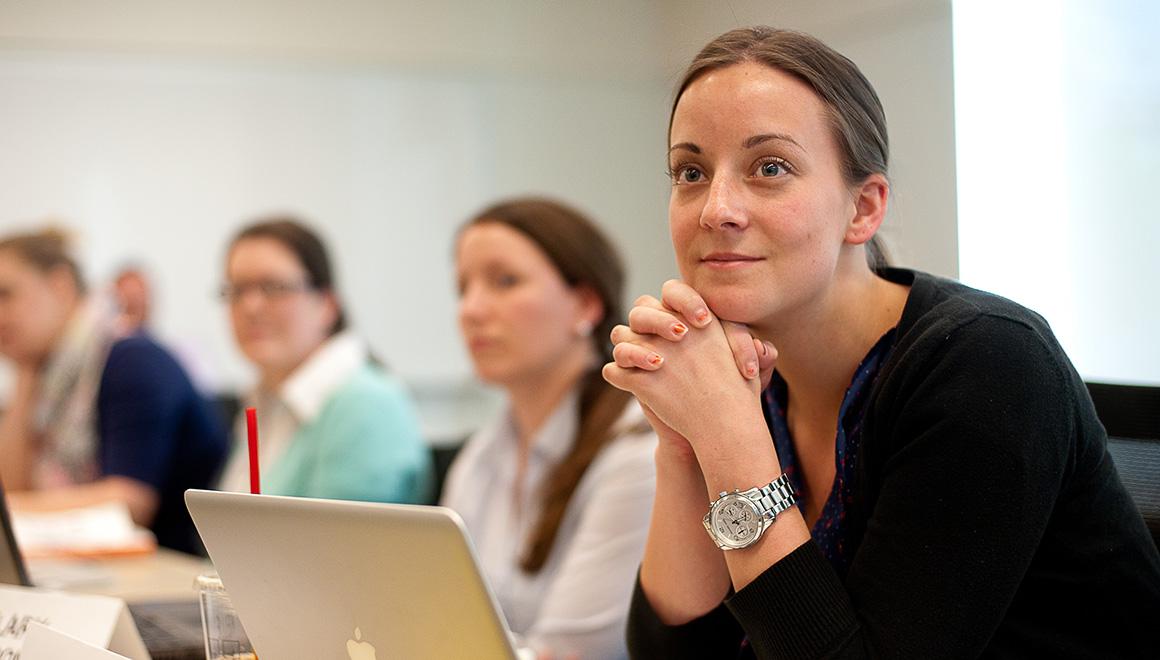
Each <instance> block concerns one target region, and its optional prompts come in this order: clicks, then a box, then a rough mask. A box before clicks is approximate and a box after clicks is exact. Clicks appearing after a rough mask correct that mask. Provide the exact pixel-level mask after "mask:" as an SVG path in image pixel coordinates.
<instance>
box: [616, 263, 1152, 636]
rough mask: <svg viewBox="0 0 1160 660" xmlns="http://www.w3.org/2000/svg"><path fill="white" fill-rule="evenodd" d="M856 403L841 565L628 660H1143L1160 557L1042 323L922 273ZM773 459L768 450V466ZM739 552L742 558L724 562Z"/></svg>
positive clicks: (770, 581) (783, 572) (816, 564)
mask: <svg viewBox="0 0 1160 660" xmlns="http://www.w3.org/2000/svg"><path fill="white" fill-rule="evenodd" d="M884 276H885V277H886V278H887V279H890V280H892V281H895V282H899V283H902V284H909V285H911V291H910V296H909V298H908V299H907V303H906V307H905V309H904V310H903V313H902V318H901V320H900V321H899V324H898V333H897V338H896V342H897V343H896V344H895V347H894V349H893V351H892V353H891V355H890V357H889V358H888V359H887V361H886V363H885V364H884V365H883V366H882V370H881V372H880V373H879V374H878V378H877V380H876V381H875V384H874V386H873V390H872V392H871V395H870V396H871V401H870V403H869V405H868V406H867V412H866V419H865V421H864V427H863V438H862V449H861V455H860V457H859V463H858V466H857V481H856V484H855V488H856V494H857V495H856V497H855V500H856V506H855V508H854V509H853V510H851V511H849V512H848V518H847V521H846V524H848V525H853V526H854V527H853V532H854V533H853V534H852V537H853V538H855V539H859V540H858V544H857V547H855V548H853V549H852V553H853V561H852V563H851V565H850V570H849V573H848V575H847V576H846V578H845V580H842V579H840V578H839V577H838V575H837V573H835V572H834V570H833V568H832V567H831V566H830V564H829V563H828V562H827V561H826V560H825V559H824V558H823V557H822V555H821V554H820V552H819V551H818V548H817V546H816V545H814V544H813V542H807V543H806V544H805V545H803V546H801V547H800V548H798V549H797V550H795V551H794V552H792V553H791V554H790V555H788V556H787V557H785V558H784V559H782V560H781V561H779V562H778V563H777V564H775V565H773V566H771V567H770V568H769V569H768V570H766V571H765V572H764V573H763V574H762V575H760V576H759V577H758V578H757V579H756V580H754V581H753V582H752V583H751V584H749V585H747V586H746V587H745V588H744V589H742V590H741V591H740V592H738V593H737V594H735V595H734V596H733V597H732V598H730V599H729V600H728V601H727V602H726V603H725V604H723V605H722V606H721V607H718V608H717V609H716V610H714V611H713V612H710V613H709V614H707V615H706V616H704V617H702V618H700V619H697V620H695V621H692V622H690V623H688V624H686V625H683V626H673V627H670V626H665V625H664V624H662V623H661V622H660V621H659V620H658V619H657V618H656V615H655V613H654V612H653V610H652V608H651V607H650V606H649V603H648V600H647V598H646V597H645V596H644V595H643V593H642V592H641V590H640V585H639V582H638V584H637V589H636V593H635V594H634V596H633V603H632V610H631V613H630V616H629V624H628V643H629V650H630V653H631V655H632V656H633V657H636V658H736V657H738V649H739V648H740V647H741V643H742V639H743V637H746V636H747V637H748V643H747V645H746V647H747V648H745V649H744V650H743V651H742V654H741V657H752V656H753V655H756V657H759V658H813V657H850V658H855V657H857V658H860V657H891V658H940V657H956V658H957V657H978V656H988V657H1033V656H1034V657H1052V658H1060V657H1075V658H1082V657H1087V658H1095V657H1100V658H1109V657H1149V658H1155V657H1160V555H1158V554H1157V550H1156V546H1155V545H1154V544H1153V542H1152V539H1151V537H1149V535H1148V532H1147V529H1146V528H1145V526H1144V523H1143V521H1142V519H1141V517H1140V514H1139V512H1138V511H1137V510H1136V507H1135V506H1134V505H1133V503H1132V501H1131V499H1130V497H1129V495H1128V494H1127V492H1126V491H1125V490H1124V487H1123V485H1122V484H1121V483H1120V479H1119V476H1118V475H1117V474H1116V470H1115V467H1114V466H1113V465H1112V462H1111V458H1110V456H1109V455H1108V452H1107V447H1106V445H1107V438H1106V434H1105V433H1104V429H1103V427H1102V426H1101V425H1100V422H1099V420H1098V419H1097V417H1096V413H1095V410H1094V408H1093V407H1092V403H1091V400H1090V398H1089V397H1088V394H1087V389H1086V388H1085V387H1084V384H1083V382H1082V381H1081V379H1080V377H1079V375H1078V374H1077V373H1076V371H1075V369H1074V368H1073V367H1072V365H1071V363H1070V362H1069V361H1068V359H1067V356H1066V355H1064V352H1063V350H1062V349H1061V348H1060V346H1059V344H1058V342H1057V341H1056V339H1055V337H1054V336H1053V335H1052V333H1051V330H1050V328H1048V326H1047V323H1046V322H1045V321H1044V320H1043V319H1042V318H1041V317H1039V316H1038V315H1036V314H1034V313H1033V312H1030V311H1028V310H1027V309H1024V308H1023V307H1020V306H1019V305H1016V304H1015V303H1012V302H1011V301H1008V300H1005V299H1003V298H1000V297H998V296H994V295H991V294H988V293H983V292H980V291H976V290H973V289H970V288H968V287H966V286H963V285H961V284H958V283H956V282H953V281H950V280H944V279H940V278H936V277H933V276H930V275H926V274H924V273H915V272H912V271H905V270H889V271H887V272H886V273H884ZM770 451H772V448H771V449H770ZM741 552H744V551H741Z"/></svg>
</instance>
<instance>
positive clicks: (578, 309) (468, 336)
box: [456, 222, 599, 386]
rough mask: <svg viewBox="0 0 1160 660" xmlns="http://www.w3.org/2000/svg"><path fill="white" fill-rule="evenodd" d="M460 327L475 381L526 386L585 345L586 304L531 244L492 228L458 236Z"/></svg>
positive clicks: (591, 317)
mask: <svg viewBox="0 0 1160 660" xmlns="http://www.w3.org/2000/svg"><path fill="white" fill-rule="evenodd" d="M456 277H457V280H458V283H459V292H460V297H459V328H460V330H461V331H462V332H463V340H464V342H465V343H466V344H467V349H468V351H469V352H470V353H471V359H472V361H473V362H474V364H475V371H476V373H477V374H478V375H479V377H480V378H481V379H483V380H484V381H487V382H489V383H493V384H496V385H501V386H512V385H516V384H518V383H520V382H532V383H534V382H535V381H536V379H538V378H540V377H542V376H543V375H544V374H545V373H548V372H550V371H551V370H552V369H553V366H554V365H557V364H561V363H563V362H564V360H565V358H566V357H567V356H572V355H574V352H575V351H590V350H591V340H590V339H589V338H587V337H586V336H584V334H583V333H578V332H577V331H576V329H577V326H578V325H579V324H581V323H582V322H584V321H588V322H590V323H594V322H595V320H596V318H595V315H596V314H598V313H599V312H598V309H597V308H594V306H593V305H594V303H593V302H592V300H591V298H592V297H593V296H585V295H584V294H583V293H581V292H580V291H579V290H577V289H574V288H572V287H569V286H568V284H567V282H565V281H564V279H563V277H561V275H560V273H559V271H558V270H556V267H555V265H553V263H552V262H551V261H550V260H549V259H548V256H547V255H546V254H544V252H543V251H542V250H540V248H539V247H538V246H537V245H536V244H535V243H534V242H532V240H531V239H529V238H527V237H526V236H524V235H523V234H521V233H520V232H518V231H516V230H515V229H512V228H511V227H508V226H507V225H504V224H500V223H498V222H482V223H479V224H475V225H471V226H469V227H468V228H467V229H465V230H464V231H463V234H462V235H461V236H460V238H459V244H458V245H457V246H456Z"/></svg>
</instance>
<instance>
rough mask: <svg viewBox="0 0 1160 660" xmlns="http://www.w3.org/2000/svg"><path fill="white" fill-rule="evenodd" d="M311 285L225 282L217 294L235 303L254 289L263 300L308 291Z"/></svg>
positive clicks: (268, 281) (303, 283)
mask: <svg viewBox="0 0 1160 660" xmlns="http://www.w3.org/2000/svg"><path fill="white" fill-rule="evenodd" d="M312 288H313V287H312V286H310V285H309V284H307V283H306V282H285V281H279V280H254V281H253V282H234V283H226V284H223V285H222V286H221V288H220V289H218V296H219V297H220V298H221V299H222V300H223V301H225V302H227V303H231V304H232V303H236V302H238V301H239V300H241V299H243V298H245V297H246V293H247V292H250V291H256V292H258V294H259V295H260V296H261V297H262V298H263V299H265V300H281V299H283V298H286V297H287V296H290V295H292V294H295V293H300V292H302V291H309V290H310V289H312Z"/></svg>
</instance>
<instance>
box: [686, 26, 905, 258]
mask: <svg viewBox="0 0 1160 660" xmlns="http://www.w3.org/2000/svg"><path fill="white" fill-rule="evenodd" d="M742 62H756V63H758V64H764V65H765V66H768V67H771V68H774V69H777V70H779V71H784V72H785V73H788V74H789V75H792V76H794V77H795V78H797V79H798V80H801V81H802V82H804V83H805V84H807V85H809V86H810V88H811V89H813V90H814V93H815V94H817V95H818V97H819V98H820V99H821V100H822V103H824V104H825V106H826V108H827V110H828V115H829V117H828V119H829V121H830V126H831V130H832V131H833V135H834V138H835V139H836V141H837V143H838V148H839V150H840V151H841V155H842V175H843V177H844V178H845V180H846V183H847V184H849V185H851V186H853V185H857V184H858V183H861V182H862V181H863V180H864V179H865V178H866V177H868V176H870V175H871V174H882V175H886V174H887V171H888V164H889V160H890V142H889V138H888V137H887V133H886V112H885V111H884V110H883V109H882V102H881V101H880V100H879V99H878V94H877V93H876V92H875V91H874V87H873V86H871V84H870V81H869V80H867V79H866V76H864V75H862V72H861V71H860V70H859V69H858V66H857V65H855V64H854V63H853V62H852V61H850V59H849V58H847V57H846V56H844V55H842V54H841V53H839V52H838V51H836V50H834V49H833V48H830V47H829V46H827V45H826V44H824V43H822V42H821V41H820V40H818V39H816V38H815V37H812V36H810V35H808V34H804V33H802V32H795V31H793V30H779V29H775V28H771V27H767V26H764V25H758V26H754V27H747V28H738V29H736V30H730V31H729V32H726V33H725V34H722V35H721V36H719V37H717V38H716V39H714V40H713V41H711V42H709V44H708V45H706V46H705V47H704V48H703V49H701V52H700V53H698V54H697V56H696V57H694V58H693V61H692V62H691V63H690V64H689V66H688V68H687V69H685V74H684V76H682V78H681V82H680V84H679V85H678V86H677V93H676V96H675V98H674V99H673V108H672V113H671V114H670V115H669V132H670V133H671V132H672V126H673V120H672V117H673V115H675V114H676V111H677V104H678V103H679V102H680V100H681V96H682V95H683V94H684V92H685V90H686V89H688V87H689V85H691V84H692V83H693V82H694V81H696V80H697V79H698V78H700V77H701V76H703V75H705V74H707V73H709V72H711V71H714V70H717V69H723V68H725V67H728V66H732V65H734V64H740V63H742ZM866 260H867V262H868V263H869V264H870V267H871V268H872V269H875V270H877V269H880V268H883V267H885V266H887V265H889V260H888V257H887V254H886V251H885V247H884V246H883V244H882V242H881V240H880V239H879V238H878V236H874V237H873V238H871V239H870V241H869V242H868V243H867V244H866Z"/></svg>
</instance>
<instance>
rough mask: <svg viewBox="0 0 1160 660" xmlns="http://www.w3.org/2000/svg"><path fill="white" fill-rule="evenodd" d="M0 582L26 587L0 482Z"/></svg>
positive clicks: (22, 563) (24, 574)
mask: <svg viewBox="0 0 1160 660" xmlns="http://www.w3.org/2000/svg"><path fill="white" fill-rule="evenodd" d="M0 527H3V530H2V531H0V533H2V534H3V536H4V538H3V539H0V583H3V584H16V585H20V586H24V587H27V586H29V585H30V584H31V582H29V581H28V572H27V571H26V570H25V569H24V557H23V556H22V555H21V554H20V548H19V547H17V545H16V536H15V535H14V534H13V533H12V519H11V518H9V517H8V499H7V497H6V496H5V495H4V485H3V484H0Z"/></svg>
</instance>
